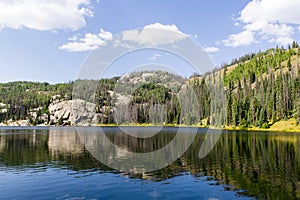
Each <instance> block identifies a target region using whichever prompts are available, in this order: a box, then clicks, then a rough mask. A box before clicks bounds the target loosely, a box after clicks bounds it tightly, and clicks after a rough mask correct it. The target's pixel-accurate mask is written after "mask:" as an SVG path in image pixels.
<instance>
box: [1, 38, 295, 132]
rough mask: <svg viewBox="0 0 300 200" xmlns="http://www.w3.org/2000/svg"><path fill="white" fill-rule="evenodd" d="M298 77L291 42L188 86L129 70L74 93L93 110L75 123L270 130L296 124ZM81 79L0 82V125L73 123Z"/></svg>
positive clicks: (195, 79) (172, 78)
mask: <svg viewBox="0 0 300 200" xmlns="http://www.w3.org/2000/svg"><path fill="white" fill-rule="evenodd" d="M299 79H300V49H299V47H298V44H297V43H293V45H292V47H290V48H288V49H284V48H274V49H269V50H267V51H265V52H259V53H255V54H254V53H253V54H247V55H245V56H243V57H241V58H239V59H234V60H233V61H232V63H231V64H230V65H223V66H222V67H221V68H220V69H215V70H213V71H212V72H207V73H206V74H203V75H193V77H191V78H189V79H187V80H186V79H184V78H182V77H180V76H177V75H174V74H171V73H168V72H162V71H143V72H134V73H131V74H128V75H124V76H123V77H115V78H111V79H102V80H99V81H94V82H95V83H96V85H97V88H96V90H95V91H94V93H93V94H92V95H90V96H87V95H86V94H85V93H86V92H87V91H88V90H89V89H88V88H81V89H80V90H77V93H82V94H79V96H81V97H82V100H83V101H90V103H92V104H90V106H93V107H94V109H93V110H92V112H93V114H92V115H91V114H88V113H86V112H85V110H83V112H81V114H83V113H85V114H84V117H83V118H84V123H81V124H79V125H88V124H93V125H95V124H98V123H100V124H139V123H143V124H147V123H151V124H173V125H174V124H177V125H179V124H186V125H202V126H207V125H216V124H218V125H222V126H223V127H224V126H225V127H226V126H227V127H238V128H249V127H260V128H269V127H270V126H272V125H273V124H274V123H276V122H277V121H280V120H287V119H294V120H295V121H296V123H299V121H300V82H299ZM80 81H81V83H85V82H84V81H88V80H78V81H75V82H70V83H65V84H55V85H51V84H48V83H33V82H11V83H2V84H0V125H74V123H75V122H74V120H75V121H76V120H77V121H78V120H79V119H80V118H78V116H76V117H75V115H73V114H72V113H71V112H72V111H71V110H72V106H71V105H72V104H73V103H74V102H73V101H72V97H73V98H74V96H73V95H74V93H73V92H74V91H73V86H74V85H75V86H77V85H78V84H77V83H78V82H80ZM79 85H80V84H79ZM81 85H82V86H84V84H81ZM216 85H217V86H216ZM187 87H191V88H192V89H193V91H194V93H195V94H196V96H197V107H196V108H195V109H194V110H190V111H188V112H189V114H187V113H186V114H183V113H182V111H183V110H182V109H183V108H185V107H187V105H188V104H189V102H188V100H191V99H192V97H193V96H192V95H193V94H192V93H186V94H185V98H184V100H182V99H181V100H180V98H178V95H180V92H181V91H182V89H183V88H187ZM221 93H224V94H221ZM77 96H78V94H76V97H77ZM91 97H93V98H91ZM91 101H93V102H91ZM215 102H217V103H215ZM89 110H91V109H90V108H89ZM121 111H122V112H121ZM120 113H121V114H120ZM71 119H73V120H71ZM216 119H218V120H217V121H218V123H216ZM77 125H78V124H77Z"/></svg>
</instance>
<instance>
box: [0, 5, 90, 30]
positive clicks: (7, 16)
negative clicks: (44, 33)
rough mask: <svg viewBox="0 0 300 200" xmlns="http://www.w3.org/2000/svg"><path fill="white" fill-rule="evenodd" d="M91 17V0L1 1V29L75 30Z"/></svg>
mask: <svg viewBox="0 0 300 200" xmlns="http://www.w3.org/2000/svg"><path fill="white" fill-rule="evenodd" d="M86 16H90V17H91V16H93V12H92V10H91V7H90V0H2V1H0V29H1V28H13V29H20V28H24V27H26V28H29V29H35V30H57V29H72V30H76V29H79V28H81V27H83V26H85V24H86V21H85V17H86Z"/></svg>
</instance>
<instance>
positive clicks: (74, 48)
mask: <svg viewBox="0 0 300 200" xmlns="http://www.w3.org/2000/svg"><path fill="white" fill-rule="evenodd" d="M112 38H113V36H112V33H110V32H107V31H104V30H103V29H101V30H100V32H99V33H98V34H92V33H86V34H85V36H84V37H83V38H79V35H74V36H73V37H71V38H69V41H70V42H69V43H67V44H64V45H62V46H60V47H59V49H63V50H67V51H70V52H82V51H91V50H95V49H97V48H99V47H100V46H103V45H105V41H107V40H111V39H112Z"/></svg>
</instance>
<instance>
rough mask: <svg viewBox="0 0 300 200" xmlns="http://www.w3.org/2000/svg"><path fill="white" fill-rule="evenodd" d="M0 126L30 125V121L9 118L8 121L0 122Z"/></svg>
mask: <svg viewBox="0 0 300 200" xmlns="http://www.w3.org/2000/svg"><path fill="white" fill-rule="evenodd" d="M0 126H30V123H29V121H28V120H19V121H12V120H9V121H7V122H6V123H0Z"/></svg>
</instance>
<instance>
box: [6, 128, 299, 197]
mask: <svg viewBox="0 0 300 200" xmlns="http://www.w3.org/2000/svg"><path fill="white" fill-rule="evenodd" d="M100 129H101V130H102V131H104V133H105V136H106V137H107V138H108V139H109V141H110V142H112V143H114V144H115V145H117V146H118V147H120V148H121V149H123V150H128V151H129V150H130V152H135V153H137V152H151V151H155V150H158V149H162V148H163V147H164V146H165V145H167V144H170V143H171V141H172V140H174V138H175V137H176V134H177V131H178V129H177V128H170V127H166V128H163V129H162V130H160V132H159V133H158V134H156V135H153V137H149V138H146V137H145V138H139V137H135V136H131V135H128V134H124V133H123V131H122V130H121V129H120V128H118V127H105V128H97V127H90V128H84V129H81V133H79V132H78V130H77V129H76V128H56V127H35V128H12V127H10V128H0V199H2V200H3V199H39V200H40V199H207V200H217V199H300V151H299V148H300V134H299V133H298V134H297V133H268V132H243V131H223V133H222V134H221V136H220V138H219V140H218V142H217V143H216V145H215V146H214V148H213V149H212V151H210V152H209V154H208V155H207V156H205V157H204V158H202V159H200V158H199V150H200V148H201V145H202V144H203V142H204V140H205V135H206V129H195V128H185V129H184V132H185V134H184V136H183V138H182V139H183V140H184V139H185V138H184V137H190V134H189V132H194V131H195V130H196V132H197V134H196V135H195V137H194V138H193V142H192V143H191V145H190V146H189V148H187V150H186V151H185V152H184V154H183V155H181V156H180V157H179V158H178V159H176V160H175V161H174V162H172V163H171V164H170V165H168V166H166V167H163V168H161V169H157V170H155V171H153V172H143V173H140V172H139V173H135V171H134V170H133V171H131V172H126V171H120V170H116V169H113V168H111V167H110V166H109V164H110V163H106V164H104V163H103V162H100V161H99V159H97V156H95V152H93V150H94V149H95V148H96V149H97V148H98V146H99V145H100V144H99V143H95V141H98V140H99V137H100V136H98V134H97V132H98V131H99V130H100ZM122 129H124V130H126V131H128V132H138V133H141V134H142V133H146V134H151V131H152V130H155V129H156V128H154V127H127V128H122ZM84 132H87V133H88V132H92V133H93V134H92V135H91V137H90V138H93V140H92V143H91V142H90V143H89V142H88V141H86V140H85V139H84V138H82V133H84ZM93 141H94V142H93ZM90 144H94V145H90ZM92 148H94V149H92ZM171 153H172V152H171ZM106 155H107V157H106V158H107V160H112V161H114V160H118V161H120V162H121V163H126V158H127V154H124V153H120V152H118V151H112V152H109V154H106ZM148 164H149V163H148ZM142 167H143V166H142Z"/></svg>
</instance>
